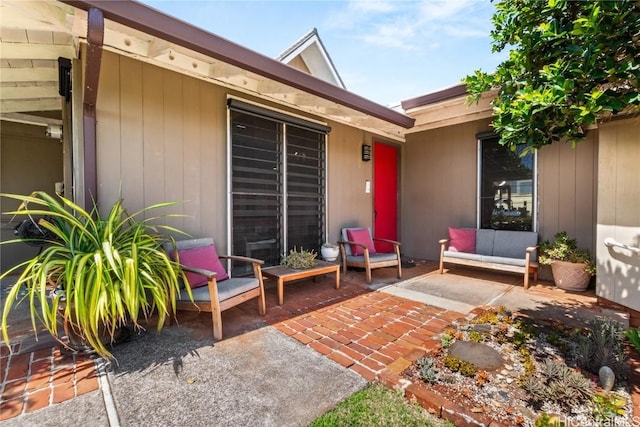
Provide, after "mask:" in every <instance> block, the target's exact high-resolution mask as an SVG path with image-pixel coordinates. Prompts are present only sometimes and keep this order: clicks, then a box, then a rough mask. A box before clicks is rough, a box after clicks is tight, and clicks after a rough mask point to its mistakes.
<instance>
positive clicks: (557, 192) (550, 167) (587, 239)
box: [401, 119, 597, 275]
mask: <svg viewBox="0 0 640 427" xmlns="http://www.w3.org/2000/svg"><path fill="white" fill-rule="evenodd" d="M489 125H490V119H482V120H476V121H471V122H466V123H461V124H456V125H452V126H446V127H441V128H436V129H431V130H426V131H423V132H418V133H413V134H409V135H408V136H407V142H406V144H405V149H404V153H403V159H404V160H403V174H404V175H403V180H402V182H403V185H402V194H403V201H402V209H401V212H402V219H401V224H402V236H403V245H402V249H403V253H405V254H407V255H410V256H413V257H417V258H423V259H428V260H437V259H438V257H439V245H438V240H439V239H442V238H445V237H447V234H448V231H447V228H448V227H449V226H452V227H475V226H476V207H477V140H476V134H477V133H479V132H486V131H489V130H490V126H489ZM595 137H596V134H595V133H590V134H589V136H588V138H587V140H586V141H584V142H582V143H580V144H578V146H577V147H576V149H572V148H571V146H570V145H567V144H554V145H553V146H550V147H545V148H544V149H542V150H539V152H538V215H537V224H538V232H539V233H540V236H541V238H542V239H547V238H548V239H551V238H553V235H554V234H555V233H556V232H558V231H562V230H566V231H567V232H568V233H569V234H570V235H572V236H575V237H576V238H577V239H578V242H579V243H580V244H581V246H584V247H585V248H588V249H590V250H592V252H593V248H594V246H593V245H594V231H593V226H592V224H593V223H594V219H595V209H596V205H595V201H596V198H595V190H594V188H595V182H596V181H595V179H596V167H595V166H596V162H597V156H596V152H597V150H596V148H597V147H596V144H595ZM543 275H544V272H543Z"/></svg>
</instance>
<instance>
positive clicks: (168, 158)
mask: <svg viewBox="0 0 640 427" xmlns="http://www.w3.org/2000/svg"><path fill="white" fill-rule="evenodd" d="M162 77H163V79H162V89H161V90H162V92H163V93H164V98H163V100H162V101H163V117H162V122H161V123H159V125H160V126H162V127H163V128H164V168H163V170H164V190H165V192H164V200H166V201H178V202H183V200H184V168H185V164H184V156H183V153H184V149H185V147H184V141H183V120H184V117H183V111H184V105H183V90H182V81H183V78H184V77H183V76H181V75H180V74H177V73H174V72H171V71H167V70H163V72H162ZM183 210H184V207H183V206H172V207H169V208H167V213H169V214H179V213H181V212H182V211H183ZM165 221H166V222H167V224H168V225H171V226H173V227H176V228H178V229H179V230H182V229H183V228H184V227H183V226H184V221H183V218H182V217H171V218H167V219H166V220H165Z"/></svg>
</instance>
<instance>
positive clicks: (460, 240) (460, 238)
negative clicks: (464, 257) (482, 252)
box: [449, 227, 476, 254]
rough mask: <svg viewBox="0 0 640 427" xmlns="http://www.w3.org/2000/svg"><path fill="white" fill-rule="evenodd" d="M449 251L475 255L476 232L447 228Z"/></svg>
mask: <svg viewBox="0 0 640 427" xmlns="http://www.w3.org/2000/svg"><path fill="white" fill-rule="evenodd" d="M449 250H450V251H452V252H466V253H468V254H474V253H476V230H474V229H469V228H452V227H449Z"/></svg>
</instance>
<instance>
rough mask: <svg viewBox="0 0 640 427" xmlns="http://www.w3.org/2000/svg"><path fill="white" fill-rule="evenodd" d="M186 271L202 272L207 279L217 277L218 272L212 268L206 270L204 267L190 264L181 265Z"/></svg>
mask: <svg viewBox="0 0 640 427" xmlns="http://www.w3.org/2000/svg"><path fill="white" fill-rule="evenodd" d="M180 267H181V268H182V269H183V270H184V271H188V272H190V273H196V274H200V275H202V276H205V277H206V278H207V279H212V278H214V277H216V273H215V272H213V271H210V270H205V269H204V268H197V267H189V266H188V265H181V266H180Z"/></svg>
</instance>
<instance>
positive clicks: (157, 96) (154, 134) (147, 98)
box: [141, 64, 166, 206]
mask: <svg viewBox="0 0 640 427" xmlns="http://www.w3.org/2000/svg"><path fill="white" fill-rule="evenodd" d="M162 81H163V71H162V69H160V68H158V67H154V66H152V65H148V64H144V65H143V66H142V129H143V130H142V133H143V135H144V138H143V142H142V143H143V152H144V165H143V170H144V188H143V193H142V194H141V198H142V199H143V200H144V206H150V205H151V204H154V203H159V202H163V201H166V200H165V196H164V175H165V169H164V168H165V161H164V156H165V153H164V126H163V122H164V96H163V95H164V94H163V91H162V88H163V87H164V86H163V83H162Z"/></svg>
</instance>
